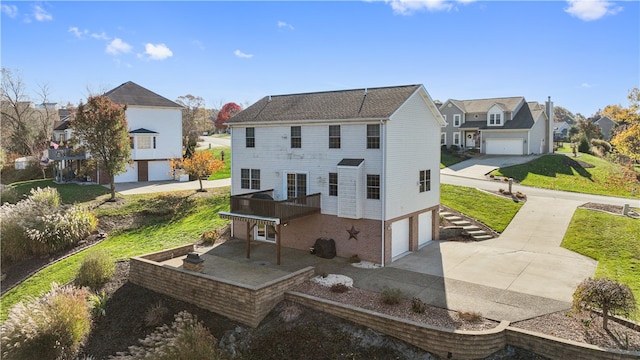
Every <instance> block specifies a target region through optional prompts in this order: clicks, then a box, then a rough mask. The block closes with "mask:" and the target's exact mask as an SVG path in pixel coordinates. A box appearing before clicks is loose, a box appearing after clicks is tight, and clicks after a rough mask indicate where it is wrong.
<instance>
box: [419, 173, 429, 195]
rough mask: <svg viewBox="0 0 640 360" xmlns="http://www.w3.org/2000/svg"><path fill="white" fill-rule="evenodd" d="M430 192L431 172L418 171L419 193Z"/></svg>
mask: <svg viewBox="0 0 640 360" xmlns="http://www.w3.org/2000/svg"><path fill="white" fill-rule="evenodd" d="M429 190H431V170H420V192H425V191H429Z"/></svg>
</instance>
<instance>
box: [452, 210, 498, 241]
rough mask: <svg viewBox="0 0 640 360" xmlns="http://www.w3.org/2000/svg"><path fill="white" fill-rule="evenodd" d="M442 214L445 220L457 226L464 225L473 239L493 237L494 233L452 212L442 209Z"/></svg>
mask: <svg viewBox="0 0 640 360" xmlns="http://www.w3.org/2000/svg"><path fill="white" fill-rule="evenodd" d="M440 216H442V217H443V218H444V219H445V220H447V221H449V222H451V223H452V224H454V225H456V226H462V228H463V229H464V231H465V232H466V233H467V234H469V236H471V238H472V239H473V240H476V241H478V240H487V239H493V235H491V234H489V233H487V232H486V231H484V230H482V229H481V228H479V227H478V226H476V225H473V224H472V223H471V222H469V221H467V220H465V219H463V218H461V217H460V216H457V215H455V214H452V213H450V212H448V211H445V210H440Z"/></svg>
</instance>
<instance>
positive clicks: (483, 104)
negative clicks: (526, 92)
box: [445, 96, 524, 114]
mask: <svg viewBox="0 0 640 360" xmlns="http://www.w3.org/2000/svg"><path fill="white" fill-rule="evenodd" d="M523 100H524V97H522V96H515V97H504V98H490V99H475V100H454V99H449V101H450V102H452V103H453V104H455V105H456V106H458V107H459V108H460V109H462V110H463V111H464V112H465V113H467V114H469V113H486V112H487V111H489V108H491V107H492V106H493V105H494V104H498V105H499V106H501V107H502V108H503V109H504V110H505V111H509V112H513V111H515V109H516V107H518V105H519V104H520V102H522V101H523ZM445 103H446V102H445Z"/></svg>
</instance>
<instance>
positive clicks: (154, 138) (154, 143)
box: [153, 136, 156, 149]
mask: <svg viewBox="0 0 640 360" xmlns="http://www.w3.org/2000/svg"><path fill="white" fill-rule="evenodd" d="M153 148H154V149H155V148H156V137H155V136H154V137H153Z"/></svg>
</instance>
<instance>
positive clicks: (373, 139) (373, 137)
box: [367, 124, 380, 149]
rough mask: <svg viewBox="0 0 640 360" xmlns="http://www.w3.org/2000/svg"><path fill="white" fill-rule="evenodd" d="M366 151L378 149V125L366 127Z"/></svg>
mask: <svg viewBox="0 0 640 360" xmlns="http://www.w3.org/2000/svg"><path fill="white" fill-rule="evenodd" d="M367 149H380V124H374V125H367Z"/></svg>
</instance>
